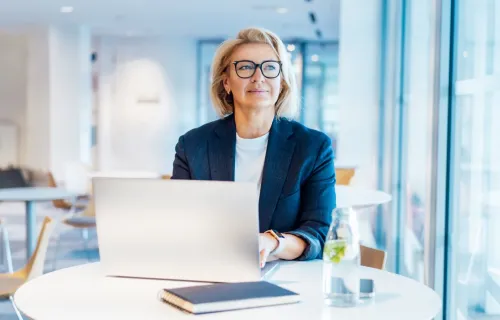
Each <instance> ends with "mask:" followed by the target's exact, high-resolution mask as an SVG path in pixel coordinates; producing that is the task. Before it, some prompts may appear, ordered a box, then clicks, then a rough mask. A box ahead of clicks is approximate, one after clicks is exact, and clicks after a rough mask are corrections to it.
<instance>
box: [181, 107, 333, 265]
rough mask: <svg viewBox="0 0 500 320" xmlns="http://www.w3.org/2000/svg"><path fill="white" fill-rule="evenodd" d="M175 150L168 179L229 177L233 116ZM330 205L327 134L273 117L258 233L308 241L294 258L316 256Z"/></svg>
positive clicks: (330, 158)
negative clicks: (270, 231)
mask: <svg viewBox="0 0 500 320" xmlns="http://www.w3.org/2000/svg"><path fill="white" fill-rule="evenodd" d="M175 151H176V155H175V160H174V168H173V174H172V179H192V180H219V181H234V167H235V152H236V125H235V122H234V116H233V115H230V116H228V117H226V118H224V119H221V120H217V121H214V122H211V123H208V124H205V125H203V126H201V127H199V128H196V129H193V130H191V131H189V132H187V133H186V134H184V135H183V136H181V137H180V138H179V141H178V143H177V146H176V148H175ZM335 204H336V199H335V169H334V166H333V151H332V144H331V140H330V138H328V136H326V135H325V134H324V133H322V132H319V131H316V130H312V129H308V128H306V127H305V126H303V125H301V124H299V123H297V122H295V121H289V120H286V119H279V120H276V119H275V120H274V121H273V124H272V126H271V130H270V132H269V141H268V145H267V152H266V158H265V162H264V169H263V174H262V185H261V191H260V199H259V228H260V232H264V231H266V230H269V229H276V230H278V231H280V232H286V233H289V234H293V235H296V236H298V237H300V238H302V239H304V240H305V241H306V243H307V247H306V250H304V253H303V254H302V255H301V256H300V257H298V258H297V259H298V260H310V259H316V258H321V257H322V252H323V246H324V243H325V238H326V235H327V233H328V228H329V226H330V223H331V213H332V210H333V209H334V208H335Z"/></svg>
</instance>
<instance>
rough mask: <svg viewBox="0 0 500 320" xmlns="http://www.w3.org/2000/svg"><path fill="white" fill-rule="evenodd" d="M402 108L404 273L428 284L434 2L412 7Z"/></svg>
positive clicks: (401, 252) (405, 42) (408, 17)
mask: <svg viewBox="0 0 500 320" xmlns="http://www.w3.org/2000/svg"><path fill="white" fill-rule="evenodd" d="M403 8H404V17H405V19H404V21H405V29H404V34H403V37H404V38H403V39H404V40H403V48H402V50H403V58H404V60H403V62H404V64H403V78H402V81H403V89H402V90H403V92H402V98H403V103H402V104H401V106H400V108H401V119H400V121H401V125H400V131H401V132H400V137H401V138H400V139H401V150H400V153H401V156H400V161H401V172H400V175H401V177H400V181H401V193H400V198H399V199H398V201H399V202H400V203H401V205H400V207H399V210H400V212H398V214H399V215H400V223H399V230H398V233H399V239H400V246H399V252H398V253H399V254H398V257H399V261H398V265H399V273H401V274H402V275H405V276H408V277H411V278H413V279H415V280H417V281H420V282H424V269H425V267H424V248H425V233H426V232H428V231H427V230H426V224H425V221H426V219H427V216H428V215H429V214H430V212H429V211H430V206H429V201H430V199H429V194H430V190H429V189H430V179H431V177H430V168H431V167H432V165H433V163H432V160H431V158H432V155H431V152H432V141H431V139H432V130H433V125H432V117H433V109H434V105H433V75H434V70H433V69H432V68H431V65H432V64H431V63H432V61H431V58H432V54H433V50H432V41H433V35H434V33H435V24H436V21H435V19H432V10H433V9H434V8H433V1H432V0H418V1H415V0H413V1H406V4H405V6H404V7H403Z"/></svg>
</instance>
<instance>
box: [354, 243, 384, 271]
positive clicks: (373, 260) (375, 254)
mask: <svg viewBox="0 0 500 320" xmlns="http://www.w3.org/2000/svg"><path fill="white" fill-rule="evenodd" d="M359 247H360V255H361V265H362V266H364V267H370V268H374V269H380V270H383V269H385V261H386V256H387V254H386V252H385V251H382V250H378V249H373V248H370V247H365V246H363V245H360V246H359Z"/></svg>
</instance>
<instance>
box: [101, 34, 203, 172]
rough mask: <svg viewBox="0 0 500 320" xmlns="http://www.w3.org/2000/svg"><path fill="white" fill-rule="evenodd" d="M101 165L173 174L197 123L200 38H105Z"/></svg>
mask: <svg viewBox="0 0 500 320" xmlns="http://www.w3.org/2000/svg"><path fill="white" fill-rule="evenodd" d="M97 43H98V44H97V47H98V69H99V72H100V78H99V106H98V141H97V148H98V169H99V170H102V171H132V170H139V171H154V172H162V173H170V172H171V171H172V162H173V159H174V154H175V144H176V143H177V140H178V137H179V136H180V135H181V134H183V133H184V132H186V131H187V130H188V129H191V128H193V127H195V126H196V42H195V41H194V40H185V39H163V40H158V39H151V40H146V39H135V38H124V39H123V38H121V39H120V38H111V37H106V38H101V39H99V41H97Z"/></svg>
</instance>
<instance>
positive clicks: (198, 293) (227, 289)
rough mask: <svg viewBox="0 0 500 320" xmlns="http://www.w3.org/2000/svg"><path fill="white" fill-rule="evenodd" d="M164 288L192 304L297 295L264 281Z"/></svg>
mask: <svg viewBox="0 0 500 320" xmlns="http://www.w3.org/2000/svg"><path fill="white" fill-rule="evenodd" d="M164 290H165V291H167V292H170V293H172V294H174V295H176V296H178V297H179V298H181V299H183V300H185V301H188V302H190V303H192V304H193V305H197V304H202V303H213V302H224V301H238V300H246V299H258V298H263V299H265V298H272V297H284V296H298V294H297V293H295V292H292V291H289V290H287V289H284V288H281V287H279V286H277V285H275V284H272V283H269V282H266V281H256V282H240V283H218V284H212V285H201V286H192V287H184V288H175V289H164Z"/></svg>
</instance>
